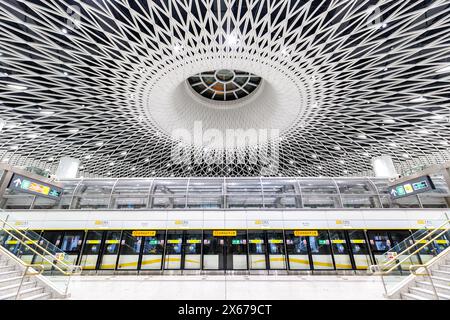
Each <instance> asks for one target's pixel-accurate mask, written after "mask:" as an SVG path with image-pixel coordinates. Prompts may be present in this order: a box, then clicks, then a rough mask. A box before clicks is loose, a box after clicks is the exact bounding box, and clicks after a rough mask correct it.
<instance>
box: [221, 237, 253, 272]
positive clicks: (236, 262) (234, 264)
mask: <svg viewBox="0 0 450 320" xmlns="http://www.w3.org/2000/svg"><path fill="white" fill-rule="evenodd" d="M226 253H227V264H226V269H227V270H247V269H248V263H247V254H248V251H247V231H245V230H238V231H237V234H236V236H234V237H226Z"/></svg>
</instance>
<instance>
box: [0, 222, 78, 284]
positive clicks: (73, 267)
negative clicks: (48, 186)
mask: <svg viewBox="0 0 450 320" xmlns="http://www.w3.org/2000/svg"><path fill="white" fill-rule="evenodd" d="M0 222H1V223H3V227H2V228H1V229H0V230H4V231H5V232H6V233H8V234H9V235H11V236H12V237H14V238H15V239H16V240H18V241H19V242H20V243H21V244H22V245H25V246H26V247H27V248H28V249H30V250H31V251H32V252H34V253H35V254H36V255H37V256H39V257H40V258H42V259H43V260H45V261H47V262H49V263H50V264H51V265H52V266H53V267H54V268H56V269H57V270H59V271H60V272H61V273H62V274H63V275H66V276H72V275H76V274H81V272H82V267H81V266H77V265H69V264H67V263H65V262H64V261H62V260H59V259H58V258H57V257H56V256H55V255H54V254H52V253H51V252H49V251H48V250H46V249H45V248H43V247H42V246H40V245H39V244H37V242H35V239H31V238H29V237H28V236H26V234H24V233H23V232H21V231H20V230H19V229H17V228H15V227H13V226H12V225H10V224H9V223H8V222H6V221H5V220H3V219H0ZM5 225H6V226H8V227H9V228H10V229H12V230H14V231H15V232H17V233H18V234H19V235H21V236H22V237H23V238H22V239H20V238H19V237H17V236H16V235H15V234H13V233H11V232H10V231H9V230H8V229H6V228H5ZM23 239H26V240H28V241H31V242H32V243H35V246H36V247H38V248H39V249H40V250H42V251H43V252H44V253H45V254H47V256H51V257H52V258H53V260H50V259H48V258H47V257H46V256H45V255H43V254H41V253H39V252H38V251H36V250H35V249H34V248H32V247H31V246H29V245H28V244H27V243H26V241H24V240H23ZM55 260H56V261H58V262H57V263H55ZM58 264H61V265H63V266H64V267H66V268H67V269H68V270H70V272H68V271H64V270H63V269H61V268H60V267H59V266H58Z"/></svg>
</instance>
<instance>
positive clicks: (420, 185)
mask: <svg viewBox="0 0 450 320" xmlns="http://www.w3.org/2000/svg"><path fill="white" fill-rule="evenodd" d="M434 189H435V187H434V184H433V181H431V178H430V177H429V176H423V177H419V178H415V179H411V180H408V181H405V182H402V183H399V184H396V185H393V186H391V187H389V188H388V192H389V194H390V195H391V198H392V199H398V198H403V197H408V196H412V195H415V194H418V193H422V192H427V191H430V190H434Z"/></svg>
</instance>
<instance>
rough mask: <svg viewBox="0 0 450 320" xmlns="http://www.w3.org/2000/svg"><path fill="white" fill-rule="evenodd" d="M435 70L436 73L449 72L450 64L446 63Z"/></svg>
mask: <svg viewBox="0 0 450 320" xmlns="http://www.w3.org/2000/svg"><path fill="white" fill-rule="evenodd" d="M436 72H437V73H448V72H450V65H448V66H446V67H443V68H441V69H439V70H436Z"/></svg>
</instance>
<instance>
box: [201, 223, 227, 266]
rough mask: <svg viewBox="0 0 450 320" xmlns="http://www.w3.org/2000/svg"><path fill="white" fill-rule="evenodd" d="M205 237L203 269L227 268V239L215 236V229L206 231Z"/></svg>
mask: <svg viewBox="0 0 450 320" xmlns="http://www.w3.org/2000/svg"><path fill="white" fill-rule="evenodd" d="M203 234H204V238H203V269H204V270H224V269H225V257H224V256H225V240H224V238H223V237H214V236H213V231H204V233H203Z"/></svg>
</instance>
